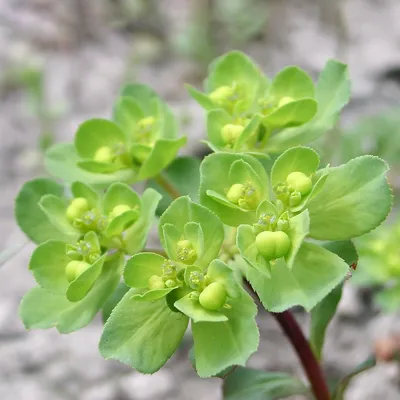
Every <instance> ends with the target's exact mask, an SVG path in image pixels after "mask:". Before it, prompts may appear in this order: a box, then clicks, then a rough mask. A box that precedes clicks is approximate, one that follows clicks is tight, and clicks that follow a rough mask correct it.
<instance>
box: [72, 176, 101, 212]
mask: <svg viewBox="0 0 400 400" xmlns="http://www.w3.org/2000/svg"><path fill="white" fill-rule="evenodd" d="M71 192H72V194H73V196H74V197H75V198H76V197H83V198H85V199H86V200H87V201H88V202H89V204H90V206H91V207H92V208H97V207H99V202H100V196H99V193H98V192H96V191H95V190H93V189H92V188H91V187H90V186H88V185H85V184H84V183H83V182H73V183H72V184H71Z"/></svg>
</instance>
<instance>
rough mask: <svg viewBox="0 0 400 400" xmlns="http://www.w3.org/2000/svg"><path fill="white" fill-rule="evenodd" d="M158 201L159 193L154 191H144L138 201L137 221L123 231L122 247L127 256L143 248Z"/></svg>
mask: <svg viewBox="0 0 400 400" xmlns="http://www.w3.org/2000/svg"><path fill="white" fill-rule="evenodd" d="M160 199H161V195H160V193H158V192H156V191H155V190H154V189H146V190H145V191H144V193H143V195H142V198H141V200H140V203H141V206H140V215H139V219H138V220H137V221H136V222H135V223H134V224H133V225H132V226H131V227H130V228H128V229H127V230H126V231H125V235H124V245H125V250H126V251H127V253H128V254H135V253H137V252H138V251H140V250H142V249H143V247H144V246H145V244H146V241H147V235H148V233H149V230H150V228H151V225H152V223H153V221H154V220H155V212H156V209H157V205H158V202H159V201H160Z"/></svg>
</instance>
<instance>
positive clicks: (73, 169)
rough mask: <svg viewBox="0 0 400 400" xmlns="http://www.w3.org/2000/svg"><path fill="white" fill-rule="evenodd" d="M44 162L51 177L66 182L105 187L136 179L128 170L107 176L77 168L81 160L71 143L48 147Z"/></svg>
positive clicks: (133, 173) (134, 174) (131, 171)
mask: <svg viewBox="0 0 400 400" xmlns="http://www.w3.org/2000/svg"><path fill="white" fill-rule="evenodd" d="M44 161H45V167H46V169H47V171H48V172H49V173H50V174H51V175H53V176H55V177H56V178H60V179H63V180H65V181H67V182H74V181H81V182H84V183H86V184H89V185H96V186H100V187H105V186H108V185H109V184H111V183H113V182H126V183H133V182H134V181H135V178H136V173H135V171H134V170H133V169H129V168H127V169H121V170H118V171H116V172H113V173H108V174H99V173H93V172H88V171H85V170H84V169H82V168H79V167H78V165H77V163H78V162H79V161H81V159H80V158H79V156H78V154H77V153H76V151H75V147H74V145H73V144H72V143H58V144H56V145H54V146H52V147H50V149H49V150H47V152H46V155H45V160H44Z"/></svg>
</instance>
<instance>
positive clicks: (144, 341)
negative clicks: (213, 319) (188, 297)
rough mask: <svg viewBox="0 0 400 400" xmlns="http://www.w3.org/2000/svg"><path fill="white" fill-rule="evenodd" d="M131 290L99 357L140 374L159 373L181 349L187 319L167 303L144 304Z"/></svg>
mask: <svg viewBox="0 0 400 400" xmlns="http://www.w3.org/2000/svg"><path fill="white" fill-rule="evenodd" d="M133 294H135V290H130V291H129V292H128V293H126V295H125V296H124V298H123V299H122V300H121V302H120V303H119V304H118V305H117V306H116V307H115V308H114V310H113V312H112V313H111V316H110V317H109V319H108V320H107V322H106V324H105V326H104V331H103V335H102V337H101V340H100V345H99V349H100V354H101V355H102V356H103V357H104V358H105V359H115V360H118V361H120V362H122V363H124V364H128V365H129V366H131V367H132V368H135V369H137V370H138V371H139V372H142V373H146V374H151V373H154V372H156V371H158V370H159V369H160V368H161V367H162V366H163V365H164V364H165V362H166V361H167V360H168V359H169V358H170V357H171V356H172V354H173V353H174V352H175V351H176V349H177V348H178V346H179V344H180V342H181V340H182V338H183V335H184V333H185V331H186V328H187V324H188V320H189V319H188V318H187V317H186V316H184V315H183V314H181V313H177V312H173V311H171V310H170V309H169V307H168V306H167V303H166V302H165V299H161V300H158V301H154V302H142V301H137V300H135V299H132V295H133Z"/></svg>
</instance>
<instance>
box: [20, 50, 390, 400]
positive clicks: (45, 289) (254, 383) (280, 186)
mask: <svg viewBox="0 0 400 400" xmlns="http://www.w3.org/2000/svg"><path fill="white" fill-rule="evenodd" d="M204 89H205V91H204V92H201V91H198V90H197V89H195V88H193V87H189V92H190V94H191V95H192V97H194V99H195V100H197V101H198V103H199V104H200V105H201V106H202V107H203V108H204V109H205V110H206V111H207V133H208V138H209V146H210V148H211V149H212V150H213V152H214V153H213V154H211V155H209V156H208V157H206V158H205V159H204V160H203V161H202V162H201V163H200V162H199V160H196V159H195V158H191V157H181V158H180V157H177V153H178V151H179V150H180V148H181V147H182V146H183V145H184V144H185V142H186V138H185V137H179V135H178V127H177V124H176V120H175V117H174V115H173V114H172V112H171V110H170V109H169V107H168V106H167V104H166V103H165V102H164V101H163V100H162V99H161V98H160V97H159V96H158V95H157V94H156V93H155V92H154V91H153V90H152V89H150V88H149V87H147V86H144V85H140V84H135V85H127V86H126V87H124V88H123V90H122V92H121V95H120V96H119V98H118V99H117V101H116V102H115V105H114V112H113V120H112V121H110V120H106V119H91V120H88V121H85V122H83V123H82V124H81V125H80V126H79V127H78V129H77V132H76V134H75V138H74V142H73V143H67V144H56V145H54V146H53V147H51V148H50V149H49V150H48V151H47V155H46V167H47V169H48V171H49V172H50V173H51V174H52V175H54V176H55V177H57V178H59V179H62V180H63V183H58V182H56V181H54V180H51V179H35V180H33V181H29V182H27V183H25V185H24V186H23V187H22V189H21V191H20V193H19V194H18V196H17V199H16V208H15V211H16V219H17V221H18V224H19V225H20V227H21V229H22V230H23V231H24V232H25V233H26V235H27V236H28V237H29V238H30V239H31V240H32V241H34V242H35V243H36V244H37V245H38V246H37V248H36V249H35V250H34V252H33V254H32V257H31V259H30V262H29V269H30V270H31V271H32V273H33V275H34V277H35V280H36V282H37V286H36V287H35V288H33V289H32V290H30V291H29V292H28V293H27V294H26V295H25V296H24V298H23V299H22V302H21V306H20V315H21V318H22V320H23V322H24V324H25V326H26V327H27V328H36V329H47V328H51V327H56V328H57V329H58V330H59V331H60V332H61V333H69V332H72V331H75V330H77V329H80V328H82V327H84V326H86V325H87V324H89V323H90V322H91V321H92V320H93V318H94V317H95V315H96V314H97V313H98V312H99V311H100V310H103V316H104V320H105V321H106V322H105V326H104V331H103V334H102V337H101V339H100V346H99V350H100V353H101V354H102V355H103V356H104V357H105V358H106V359H116V360H119V361H121V362H123V363H125V364H128V365H130V366H131V367H132V368H135V369H137V370H138V371H140V372H142V373H154V372H156V371H157V370H159V369H160V368H161V367H162V366H163V365H164V364H165V363H166V362H167V360H168V359H169V358H170V357H171V356H172V355H173V354H174V353H175V351H176V350H177V348H178V346H179V344H180V343H181V340H182V338H183V335H184V334H185V332H186V330H187V327H188V324H189V323H190V324H191V333H192V336H193V341H194V350H193V351H192V362H193V365H194V367H195V368H196V370H197V373H198V375H199V376H200V377H203V378H206V377H211V376H218V377H220V378H222V379H224V397H225V399H228V400H229V399H230V400H233V399H239V398H243V396H245V397H247V398H252V399H255V398H261V397H262V398H277V397H284V396H289V395H293V394H307V395H311V394H313V395H314V396H315V398H316V399H317V400H343V393H344V388H345V387H346V383H347V382H348V381H349V380H350V379H351V377H352V376H353V375H355V374H356V373H358V372H353V373H352V374H350V375H348V376H347V377H345V381H344V382H345V383H343V382H342V384H341V383H339V386H338V387H339V388H340V390H337V391H336V392H332V393H331V392H330V391H329V388H328V386H327V383H326V380H325V377H324V375H323V373H322V369H321V366H320V362H319V360H321V358H322V350H323V343H324V338H325V333H326V329H327V326H328V325H329V322H330V320H331V318H332V316H333V315H334V314H335V311H336V307H337V304H338V301H339V300H340V296H341V289H342V285H343V283H344V281H345V279H346V277H347V275H348V273H349V269H351V268H352V267H354V265H355V264H356V263H357V259H358V255H357V251H356V249H355V247H354V245H353V243H352V239H353V238H356V237H359V236H361V235H363V234H365V233H367V232H369V231H371V230H372V229H374V228H376V227H377V226H379V225H380V224H381V223H382V222H383V221H384V220H385V219H386V217H387V215H388V213H389V211H390V209H391V205H392V195H391V190H390V187H389V185H388V183H387V179H386V173H387V170H388V166H387V164H386V163H385V162H384V161H383V160H382V159H380V158H378V157H374V156H368V155H365V156H361V157H357V158H355V159H352V160H350V161H348V162H347V163H345V164H343V165H340V166H338V167H334V168H330V167H329V166H326V165H321V161H320V157H319V155H318V153H317V152H316V151H314V150H313V149H311V148H310V147H306V146H304V144H307V143H309V142H311V141H313V140H315V139H316V138H318V137H320V136H321V135H322V134H323V133H324V132H325V131H326V130H327V129H329V128H330V127H331V126H332V124H334V123H335V121H336V120H337V118H338V115H339V113H340V111H341V109H342V108H343V107H344V105H345V104H346V103H347V101H348V99H349V94H350V93H349V78H348V75H347V67H346V66H345V65H344V64H342V63H340V62H337V61H334V60H330V61H328V62H327V64H326V67H325V68H324V70H323V71H322V73H321V75H320V77H319V80H318V82H317V83H316V84H314V82H313V81H312V79H311V78H310V77H309V76H308V74H307V73H306V72H305V71H303V70H301V69H300V68H298V67H295V66H289V67H286V68H284V69H283V70H282V71H280V72H279V73H278V74H277V75H276V76H275V77H274V78H273V79H272V80H270V79H269V78H268V77H266V76H265V75H264V74H263V73H262V71H261V69H260V68H259V67H258V66H257V65H256V64H255V63H254V61H253V60H251V59H250V58H249V57H247V56H246V55H244V54H243V53H241V52H238V51H233V52H230V53H228V54H225V55H223V56H221V57H219V58H217V59H216V60H215V61H214V62H213V63H212V64H211V66H210V69H209V74H208V78H207V80H206V84H205V88H204ZM271 153H273V154H276V155H277V157H276V159H275V160H274V162H270V160H269V159H268V157H269V154H271ZM260 160H261V161H262V162H264V164H263V163H262V162H261V161H260ZM143 181H150V182H148V186H150V187H147V189H146V190H145V191H144V192H143V193H141V194H139V193H137V192H136V191H134V190H133V189H132V187H131V186H130V185H132V184H134V183H136V182H143ZM156 189H158V190H159V191H158V190H156ZM156 216H159V220H158V237H159V240H160V243H161V248H159V249H151V248H148V247H146V243H147V238H148V235H149V231H150V228H151V226H152V224H153V222H154V219H155V217H156ZM121 279H123V281H124V284H122V285H121V283H120V282H121ZM248 290H250V291H251V292H252V293H253V294H254V296H258V298H259V300H260V302H261V304H262V306H263V307H264V308H265V309H266V310H268V311H270V312H271V313H272V314H273V315H274V316H275V317H276V319H277V321H278V322H279V323H280V325H281V327H282V328H283V330H284V332H285V333H286V335H287V336H288V338H289V340H290V341H291V342H292V344H293V346H294V348H295V349H296V351H297V353H298V356H299V358H300V360H301V362H302V365H303V367H304V370H305V372H306V374H307V377H308V379H309V383H310V387H307V386H306V385H304V384H303V383H302V382H301V381H300V380H299V379H297V378H295V377H292V376H290V375H287V374H280V373H279V374H277V373H269V372H262V371H255V370H252V369H248V368H244V366H245V364H246V362H247V360H248V359H249V357H250V356H251V355H252V354H253V353H254V352H255V351H257V349H258V345H259V332H258V326H257V323H256V320H255V317H256V314H257V306H256V304H255V302H254V299H253V297H252V296H251V295H250V294H249V293H248ZM296 305H297V306H302V307H304V308H305V310H306V311H310V312H311V321H312V323H311V335H310V340H309V341H308V340H307V339H306V338H305V336H304V334H303V332H302V330H301V329H300V327H299V326H298V324H297V322H296V320H295V319H294V317H293V316H292V314H291V313H290V311H289V309H290V308H291V307H293V306H296ZM361 370H362V368H361V369H360V370H357V369H356V371H361ZM243 388H246V390H243Z"/></svg>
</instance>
